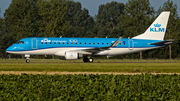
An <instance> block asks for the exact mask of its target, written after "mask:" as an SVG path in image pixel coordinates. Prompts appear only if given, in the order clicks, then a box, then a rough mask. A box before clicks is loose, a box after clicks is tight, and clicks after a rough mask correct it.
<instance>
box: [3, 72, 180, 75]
mask: <svg viewBox="0 0 180 101" xmlns="http://www.w3.org/2000/svg"><path fill="white" fill-rule="evenodd" d="M2 74H6V75H10V74H14V75H22V74H33V75H37V74H39V75H80V74H83V75H102V74H106V75H143V74H146V73H143V72H142V73H128V72H127V73H123V72H46V71H44V72H43V71H42V72H40V71H0V75H2ZM148 74H152V75H158V74H164V75H174V74H177V75H180V73H148Z"/></svg>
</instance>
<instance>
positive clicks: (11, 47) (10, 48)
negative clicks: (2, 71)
mask: <svg viewBox="0 0 180 101" xmlns="http://www.w3.org/2000/svg"><path fill="white" fill-rule="evenodd" d="M14 49H16V47H14V46H10V47H8V48H7V49H6V52H7V53H9V52H10V51H13V50H14Z"/></svg>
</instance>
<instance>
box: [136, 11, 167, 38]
mask: <svg viewBox="0 0 180 101" xmlns="http://www.w3.org/2000/svg"><path fill="white" fill-rule="evenodd" d="M169 14H170V12H169V11H164V12H162V13H161V14H160V15H159V16H158V17H157V18H156V20H155V21H154V22H153V23H152V24H151V26H150V27H149V28H148V29H147V30H146V31H145V33H143V34H140V35H138V36H135V37H133V39H150V40H163V39H164V35H165V32H166V27H167V23H168V19H169Z"/></svg>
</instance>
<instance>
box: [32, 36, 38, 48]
mask: <svg viewBox="0 0 180 101" xmlns="http://www.w3.org/2000/svg"><path fill="white" fill-rule="evenodd" d="M31 44H32V49H37V39H36V38H32V39H31Z"/></svg>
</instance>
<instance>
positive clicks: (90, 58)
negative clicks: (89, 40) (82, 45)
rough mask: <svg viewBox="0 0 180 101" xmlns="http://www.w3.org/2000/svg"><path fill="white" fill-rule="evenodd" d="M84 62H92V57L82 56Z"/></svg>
mask: <svg viewBox="0 0 180 101" xmlns="http://www.w3.org/2000/svg"><path fill="white" fill-rule="evenodd" d="M83 61H84V62H90V63H93V61H94V59H93V58H92V57H87V56H86V57H84V59H83Z"/></svg>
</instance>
